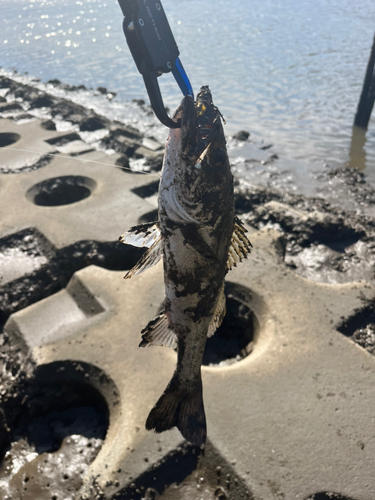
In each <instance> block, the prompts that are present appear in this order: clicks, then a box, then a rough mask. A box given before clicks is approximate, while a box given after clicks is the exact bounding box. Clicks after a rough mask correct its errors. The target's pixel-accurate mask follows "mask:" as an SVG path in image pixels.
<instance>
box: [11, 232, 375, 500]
mask: <svg viewBox="0 0 375 500" xmlns="http://www.w3.org/2000/svg"><path fill="white" fill-rule="evenodd" d="M278 237H279V235H278V233H275V232H273V231H269V230H263V231H258V232H256V233H253V234H252V243H253V246H254V250H253V253H252V255H251V256H250V258H249V259H248V260H247V261H246V262H245V263H242V265H241V267H240V266H238V268H237V269H235V270H234V271H231V272H230V273H229V274H228V281H229V282H230V283H232V285H231V286H232V292H231V293H232V294H234V295H236V294H237V298H238V299H239V300H240V301H242V302H244V303H245V304H247V305H248V306H249V307H250V308H251V309H252V310H253V311H254V313H255V315H256V317H257V320H258V324H259V327H258V330H257V332H256V342H255V348H254V351H253V352H252V354H250V356H248V357H247V358H245V359H244V360H242V361H240V362H238V363H235V364H233V365H230V366H227V367H203V369H202V372H203V385H204V398H205V405H206V411H207V420H208V436H209V439H210V441H211V442H212V443H213V445H214V446H215V448H216V449H217V450H218V451H219V452H220V453H221V455H222V456H224V457H225V458H226V460H227V461H228V462H229V463H232V464H234V465H233V468H234V470H235V471H236V473H237V474H238V475H239V476H240V477H242V478H243V479H244V481H245V482H246V485H247V487H248V488H249V490H250V491H251V492H252V493H253V495H254V498H257V499H272V498H285V499H294V498H296V499H305V498H307V496H308V495H311V494H314V493H317V492H319V491H335V492H339V493H341V494H343V495H344V494H345V495H348V496H352V498H354V499H355V500H370V499H371V498H372V497H373V495H374V492H375V479H374V475H373V457H374V456H375V442H374V438H373V427H372V424H373V415H374V410H375V403H374V401H373V397H372V395H373V384H374V380H375V360H374V358H373V357H372V356H370V355H369V354H368V353H367V352H366V351H364V350H363V349H361V348H359V347H358V346H357V345H355V344H354V343H353V342H351V341H350V340H349V339H347V338H345V337H343V336H342V335H341V334H340V333H338V332H337V331H335V325H337V324H338V323H339V322H340V318H341V317H343V316H347V315H348V314H350V313H351V312H353V311H354V310H355V309H356V308H358V307H361V304H362V301H363V299H364V298H371V297H373V296H374V292H375V290H374V288H373V287H371V286H370V285H368V284H366V283H365V282H361V283H351V284H345V285H325V284H317V283H314V282H311V281H308V280H306V279H303V278H300V277H298V276H296V275H295V274H294V273H293V272H292V271H290V270H289V269H288V268H287V267H286V266H285V265H284V264H283V262H282V260H281V257H280V255H279V254H278V251H277V240H278ZM75 278H78V279H79V281H80V282H81V283H82V284H83V286H84V287H86V288H87V289H88V290H90V293H89V294H88V296H91V297H96V298H100V303H101V304H103V306H102V307H103V309H104V310H105V312H102V313H100V314H98V315H95V316H94V317H93V318H94V320H93V318H86V319H85V318H83V319H80V320H79V321H78V322H76V323H75V324H73V323H71V324H66V326H65V330H64V331H65V333H64V337H63V338H62V337H58V336H57V337H56V338H55V339H53V337H51V336H50V337H49V338H48V342H47V343H46V344H41V343H40V341H39V345H38V346H37V347H35V348H34V349H33V350H32V355H33V357H34V359H35V360H36V362H37V364H40V365H43V364H48V363H51V362H54V361H62V360H75V361H82V362H85V363H88V364H93V365H95V366H97V367H99V368H100V369H101V370H102V371H103V372H104V373H106V374H107V375H108V376H109V377H110V378H111V380H113V381H114V383H115V384H116V386H117V387H118V391H119V405H120V411H119V412H118V413H117V417H116V419H113V420H112V421H111V427H110V430H109V433H108V435H107V438H106V441H105V443H104V446H103V448H102V450H101V451H100V453H99V455H98V457H97V459H96V460H95V461H94V462H93V464H92V465H91V467H90V471H89V474H88V476H87V478H86V480H87V483H86V484H87V489H86V492H88V491H89V490H90V488H89V487H90V485H91V484H92V481H93V478H94V477H96V483H97V484H98V485H99V487H100V488H101V489H102V490H103V491H104V492H105V493H106V495H107V496H108V498H109V497H110V496H111V495H113V494H114V492H115V491H119V490H120V489H121V488H123V487H125V486H126V485H128V484H129V483H130V482H131V481H132V480H134V477H135V476H137V475H139V474H141V473H142V472H144V470H145V469H146V468H147V467H148V466H149V464H150V463H153V462H155V460H157V459H158V458H160V457H161V456H162V455H163V453H165V452H167V451H168V450H170V449H172V448H173V447H176V446H178V444H179V442H180V441H181V436H180V435H179V434H178V433H177V432H176V431H175V430H174V431H172V432H167V433H164V434H162V435H160V436H157V435H155V434H152V433H148V432H146V431H145V430H144V421H145V419H146V417H147V414H148V411H149V410H150V408H151V407H152V406H153V404H154V402H155V401H156V399H157V398H158V396H159V395H160V393H161V392H162V391H163V389H164V388H165V385H166V384H167V382H168V380H169V378H170V376H171V374H172V372H173V369H174V366H175V362H176V355H175V353H174V352H173V351H172V350H170V349H167V348H152V349H151V348H150V349H139V348H138V347H137V345H138V343H139V339H140V331H141V329H142V327H143V326H145V325H146V324H147V322H148V321H149V320H150V319H151V318H153V316H154V315H155V314H156V312H157V311H158V309H159V307H160V305H161V303H162V300H163V280H162V269H161V265H158V266H157V267H156V268H154V269H150V270H149V271H148V272H147V273H144V274H142V275H140V276H137V277H136V278H133V279H131V280H129V281H126V282H124V281H123V280H122V275H121V273H119V272H109V271H106V270H103V269H100V268H96V267H89V268H86V269H84V270H82V271H79V272H78V273H76V275H75ZM73 288H74V286H73ZM63 293H68V292H67V291H65V292H63ZM70 296H71V297H72V295H70ZM98 300H99V299H98ZM55 301H56V298H55V297H51V298H49V299H46V300H45V301H42V302H41V303H39V304H35V305H33V306H30V307H29V308H27V309H25V310H24V311H22V312H20V313H16V314H14V315H13V316H12V317H11V319H10V320H9V322H8V324H7V325H6V330H9V332H10V333H11V330H12V328H14V326H15V325H16V326H17V328H18V332H19V334H20V335H22V334H23V333H22V332H24V335H25V336H26V334H27V336H28V337H29V338H32V335H33V333H32V330H33V328H32V327H29V326H27V327H26V325H32V323H31V322H28V319H27V318H28V317H29V318H30V319H31V318H33V317H34V315H35V316H42V317H46V318H47V317H51V315H53V314H54V312H53V311H55V309H54V308H55ZM104 304H105V305H104ZM42 309H44V312H43V311H42ZM74 309H76V308H75V307H73V308H72V310H74ZM37 310H38V311H37ZM36 311H37V312H36ZM77 325H78V328H77ZM46 330H48V326H46ZM38 335H39V332H38ZM160 448H161V450H162V451H158V450H159V449H160ZM145 457H146V458H147V460H148V462H145V460H144V459H145ZM105 466H107V467H105ZM119 468H121V469H122V471H123V474H117V475H116V485H115V484H114V483H113V473H114V472H113V471H116V470H118V469H119ZM98 474H100V476H98ZM131 478H132V479H131ZM111 481H112V482H111ZM108 482H111V483H110V486H106V484H107V483H108Z"/></svg>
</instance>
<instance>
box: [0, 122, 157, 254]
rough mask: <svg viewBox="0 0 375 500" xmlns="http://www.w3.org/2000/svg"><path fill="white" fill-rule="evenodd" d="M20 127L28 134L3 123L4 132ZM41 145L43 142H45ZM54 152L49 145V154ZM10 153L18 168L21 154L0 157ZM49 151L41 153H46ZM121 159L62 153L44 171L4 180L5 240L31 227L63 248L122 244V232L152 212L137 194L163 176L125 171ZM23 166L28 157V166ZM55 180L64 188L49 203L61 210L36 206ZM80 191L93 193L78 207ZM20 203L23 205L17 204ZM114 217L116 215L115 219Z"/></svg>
mask: <svg viewBox="0 0 375 500" xmlns="http://www.w3.org/2000/svg"><path fill="white" fill-rule="evenodd" d="M0 123H2V121H1V120H0ZM20 127H21V128H22V129H23V126H16V125H14V124H11V123H10V122H9V121H7V123H6V124H5V125H4V124H3V130H8V131H13V130H20ZM27 130H28V133H31V132H30V131H31V130H34V131H35V133H36V135H38V134H39V133H40V130H41V128H40V126H39V124H38V123H29V124H27ZM48 134H50V133H49V132H48V133H47V132H45V137H49V135H48ZM55 134H56V133H55ZM20 135H21V134H20ZM38 140H39V142H40V138H39V139H38ZM20 141H21V140H20ZM43 142H44V141H43ZM45 144H47V143H45ZM40 148H41V149H43V148H44V146H43V148H42V146H41V145H40ZM50 148H51V146H49V145H47V146H46V150H47V151H50ZM4 151H5V152H6V158H8V157H9V158H10V159H12V161H13V160H14V161H15V164H18V163H17V162H18V160H17V158H18V152H14V151H13V150H12V151H10V150H9V151H7V148H5V150H2V151H0V156H1V154H2V153H3V152H4ZM43 151H44V152H43V153H40V154H45V150H44V149H43ZM4 154H5V153H4ZM13 154H15V155H16V159H14V158H13V156H12V155H13ZM38 154H39V153H38ZM118 156H119V155H118V154H114V155H110V156H108V155H106V154H105V153H104V152H101V151H93V152H91V153H88V154H80V155H79V157H71V156H69V155H63V154H57V155H54V156H52V157H51V158H52V159H51V161H50V162H49V163H48V165H46V166H45V167H43V168H40V169H37V170H34V171H31V172H20V173H17V174H14V175H11V174H9V175H6V176H3V177H2V182H1V185H0V190H1V194H2V196H1V201H0V210H1V213H2V224H1V227H0V237H3V236H6V235H9V234H12V233H14V232H17V231H19V230H20V229H23V228H25V227H38V229H39V230H40V231H41V232H42V233H43V234H44V235H45V236H46V237H47V238H48V239H49V240H50V241H51V243H52V244H53V245H55V246H56V247H57V248H61V247H64V246H67V245H69V244H72V243H75V242H77V241H80V240H86V239H92V240H98V241H116V240H117V239H118V236H119V234H121V232H122V231H124V230H126V228H127V227H128V226H132V225H135V224H137V221H138V218H139V217H140V216H141V215H142V214H143V213H145V212H146V211H147V210H149V209H151V208H152V206H151V205H148V204H147V202H145V201H144V200H143V199H142V198H140V197H139V196H136V195H135V194H133V193H132V191H131V190H132V189H133V188H135V187H137V186H140V185H142V184H147V183H148V182H150V179H155V178H156V179H157V178H158V174H155V175H153V174H152V175H150V176H146V175H143V176H142V175H138V174H132V173H128V172H124V171H121V170H120V169H119V168H117V167H116V166H115V162H116V160H117V158H118ZM0 161H1V158H0ZM20 162H21V160H20ZM23 162H24V157H23V156H22V162H21V163H22V165H24V163H23ZM21 163H20V164H21ZM51 179H55V180H57V181H58V183H60V184H58V185H54V186H52V188H51V189H50V195H49V198H48V200H49V201H48V203H51V204H53V203H55V206H41V205H37V204H35V199H36V196H37V195H38V193H43V192H45V191H46V189H47V188H48V189H49V187H48V186H50V184H51ZM52 184H53V183H52ZM76 186H78V189H82V190H85V189H87V190H88V191H89V196H87V197H85V198H82V199H79V198H78V200H77V202H76V203H68V201H69V199H70V196H71V192H72V189H73V188H75V187H76ZM48 189H47V190H48ZM53 189H55V192H54V191H53ZM78 195H79V193H78ZM14 200H17V203H16V204H15V203H14ZM147 207H149V208H147ZM108 214H111V215H110V217H109V215H108ZM119 228H121V229H119Z"/></svg>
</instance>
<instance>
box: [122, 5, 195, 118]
mask: <svg viewBox="0 0 375 500" xmlns="http://www.w3.org/2000/svg"><path fill="white" fill-rule="evenodd" d="M118 2H119V4H120V7H121V10H122V12H123V14H124V21H123V30H124V34H125V37H126V41H127V43H128V46H129V49H130V52H131V54H132V56H133V59H134V61H135V64H136V65H137V68H138V71H139V72H140V73H141V75H142V77H143V81H144V83H145V86H146V90H147V93H148V96H149V98H150V102H151V106H152V109H153V110H154V112H155V115H156V116H157V118H158V119H159V120H160V121H161V123H163V124H164V125H166V126H167V127H169V128H180V126H181V123H180V120H179V121H178V122H175V121H173V120H172V119H171V118H170V117H169V116H168V114H167V112H166V110H165V107H164V103H163V98H162V96H161V92H160V87H159V84H158V77H159V76H161V75H162V74H163V73H170V72H172V74H173V76H174V78H175V80H176V82H177V84H178V86H179V87H180V89H181V92H182V93H183V95H185V96H186V95H190V96H191V97H193V98H194V93H193V89H192V87H191V84H190V81H189V78H188V76H187V74H186V72H185V70H184V68H183V66H182V63H181V61H180V58H179V55H180V52H179V50H178V47H177V44H176V41H175V39H174V37H173V34H172V31H171V28H170V26H169V23H168V20H167V17H166V15H165V12H164V9H163V6H162V4H161V2H155V1H154V0H151V1H150V0H118Z"/></svg>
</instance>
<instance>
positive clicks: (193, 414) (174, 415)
mask: <svg viewBox="0 0 375 500" xmlns="http://www.w3.org/2000/svg"><path fill="white" fill-rule="evenodd" d="M175 426H176V427H177V428H178V429H179V431H180V432H181V434H182V435H183V437H184V438H185V439H186V440H187V441H189V442H190V443H192V444H194V445H197V446H202V445H204V443H205V442H206V435H207V430H206V416H205V412H204V406H203V394H202V379H201V377H200V374H199V380H198V381H197V383H196V384H194V385H193V387H192V388H190V387H189V388H186V387H184V385H183V384H182V383H181V382H180V381H179V380H178V376H177V375H176V373H175V374H174V375H173V377H172V380H171V381H170V382H169V384H168V386H167V388H166V389H165V391H164V393H163V394H162V396H161V397H160V399H159V401H158V402H157V403H156V405H155V406H154V407H153V409H152V410H151V411H150V414H149V416H148V418H147V421H146V429H148V430H152V429H153V430H154V431H155V432H163V431H166V430H168V429H171V428H172V427H175Z"/></svg>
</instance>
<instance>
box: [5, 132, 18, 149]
mask: <svg viewBox="0 0 375 500" xmlns="http://www.w3.org/2000/svg"><path fill="white" fill-rule="evenodd" d="M20 139H21V136H20V135H19V134H14V133H12V132H2V133H0V147H1V148H5V147H6V146H10V145H11V144H14V143H15V142H17V141H19V140H20Z"/></svg>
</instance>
